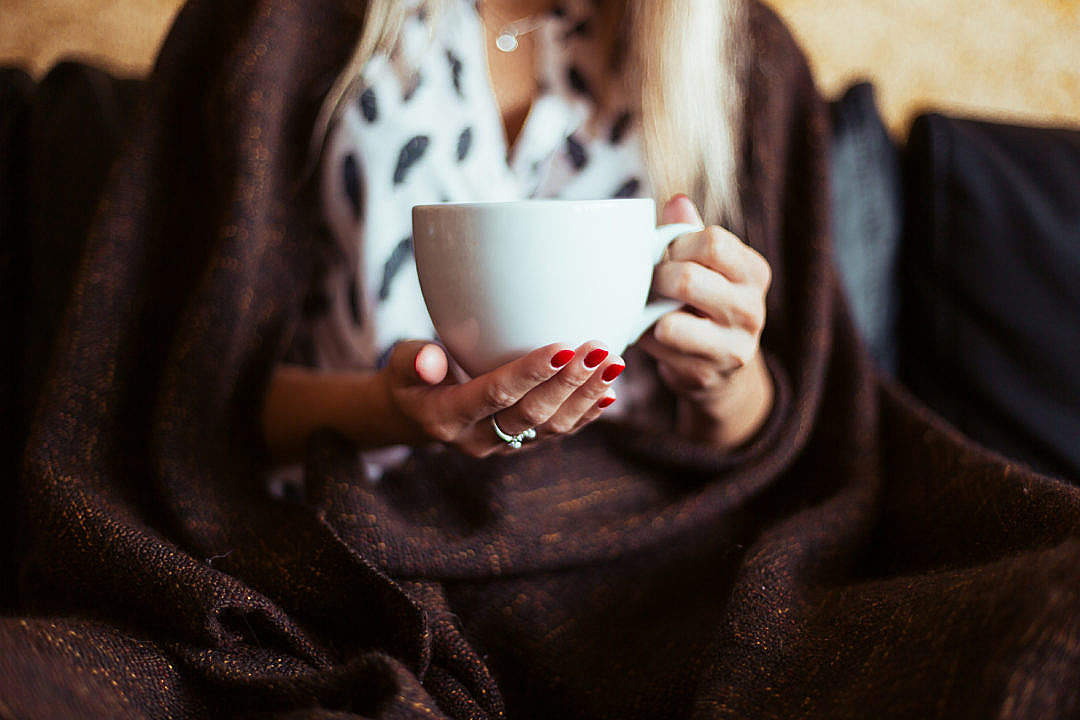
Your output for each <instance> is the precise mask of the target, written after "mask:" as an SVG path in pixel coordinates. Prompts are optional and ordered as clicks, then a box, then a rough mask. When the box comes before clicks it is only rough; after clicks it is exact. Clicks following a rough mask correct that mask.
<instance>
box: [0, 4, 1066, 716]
mask: <svg viewBox="0 0 1080 720" xmlns="http://www.w3.org/2000/svg"><path fill="white" fill-rule="evenodd" d="M337 5H338V3H334V2H330V0H316V1H313V2H308V3H298V2H293V1H290V0H247V1H246V2H235V3H216V2H211V1H210V0H194V1H193V2H191V3H190V4H189V5H188V6H187V7H186V8H185V9H184V10H183V11H182V13H181V15H180V17H179V19H178V21H177V24H176V26H175V28H174V29H173V31H172V33H171V35H170V37H169V39H168V41H167V43H166V45H165V48H164V50H163V52H162V55H161V57H160V60H159V62H158V65H157V67H156V69H155V71H154V73H153V76H152V78H151V80H150V83H149V85H148V88H147V91H146V97H145V99H144V101H143V102H142V105H141V107H140V110H139V112H138V114H137V116H136V117H135V118H134V119H133V120H132V127H133V130H132V131H131V133H130V136H129V139H128V141H127V143H126V145H125V148H124V150H123V151H122V153H121V155H120V158H119V159H118V161H117V162H116V163H115V164H114V165H113V168H112V172H111V176H110V179H109V181H108V183H107V185H106V188H105V190H104V193H103V196H102V201H101V203H100V205H99V208H98V211H97V215H96V219H95V221H94V223H93V229H92V231H91V233H90V237H89V238H88V242H87V248H86V251H85V253H84V256H83V258H82V262H81V266H80V268H79V272H78V280H77V283H76V287H75V291H74V294H73V296H72V298H71V302H70V306H69V309H68V312H67V314H66V316H65V320H64V323H63V327H62V330H61V332H60V338H59V341H58V344H57V347H56V349H55V351H54V355H53V360H52V363H51V365H50V366H49V368H48V371H47V372H46V373H45V380H44V382H43V386H42V387H43V390H42V395H41V398H40V401H39V404H38V407H37V411H36V414H35V419H34V422H33V425H32V429H31V432H30V438H29V441H28V445H27V449H26V453H25V462H24V468H23V476H22V478H21V485H20V493H19V494H20V502H21V505H20V518H21V520H22V522H23V523H24V525H25V537H24V547H25V548H26V556H25V557H24V558H23V563H22V565H23V576H22V585H21V590H22V593H21V596H22V599H23V601H24V604H25V607H26V609H27V610H26V612H27V614H26V615H25V616H24V617H11V618H5V619H3V620H0V714H2V715H6V716H11V717H20V718H22V717H29V718H55V717H103V718H105V717H107V718H116V717H161V718H166V717H205V716H211V717H236V716H265V717H283V718H284V717H327V718H329V717H367V718H380V719H383V718H407V717H451V718H490V717H499V716H502V715H505V716H508V717H511V718H530V717H535V718H553V717H557V718H579V717H580V718H596V717H611V718H658V717H680V718H681V717H695V718H712V717H830V718H863V717H872V716H883V717H919V718H922V717H943V718H944V717H948V718H952V717H988V716H1001V717H1010V718H1013V717H1015V718H1028V717H1031V718H1034V717H1054V716H1068V715H1072V714H1076V713H1077V712H1078V711H1080V707H1078V704H1080V702H1078V694H1080V690H1078V689H1080V677H1078V672H1077V667H1078V656H1080V620H1078V618H1080V613H1078V611H1080V582H1078V581H1077V573H1078V568H1080V544H1078V541H1077V539H1076V536H1077V518H1078V516H1080V496H1078V493H1077V491H1076V490H1075V489H1074V488H1072V487H1070V486H1068V485H1065V484H1062V483H1059V482H1057V481H1055V480H1053V479H1050V478H1046V477H1042V476H1039V475H1037V474H1034V473H1032V472H1030V471H1028V470H1026V469H1024V468H1022V467H1019V466H1015V465H1011V464H1009V463H1008V462H1006V461H1005V460H1003V459H1001V458H999V457H997V456H994V455H992V454H990V453H988V452H987V451H985V450H982V449H980V448H978V447H976V446H974V445H973V444H971V443H969V442H968V441H966V440H965V439H964V438H962V437H961V436H959V435H958V434H957V433H956V432H954V431H953V430H951V429H950V428H949V427H947V426H945V425H944V424H943V423H942V422H941V421H940V420H938V419H937V418H936V417H934V416H933V415H932V414H930V413H929V412H927V411H926V410H924V409H922V408H921V407H920V406H919V405H918V404H917V403H915V402H914V401H912V400H911V399H910V398H909V397H908V396H907V395H905V394H904V393H903V392H902V391H901V390H900V389H898V388H895V387H892V386H890V385H888V384H887V383H885V382H883V381H882V380H881V379H880V378H878V377H876V375H875V373H874V371H873V369H872V367H871V365H870V363H869V360H868V358H867V355H866V353H865V351H864V350H863V348H862V347H861V345H860V343H859V340H858V338H857V337H856V335H855V332H854V330H853V329H852V325H851V322H850V320H849V318H848V316H847V314H846V309H845V306H844V302H843V299H842V297H841V295H840V292H839V290H838V287H837V283H836V280H835V278H834V276H833V273H832V269H831V267H830V261H829V254H830V247H829V236H828V222H827V213H828V204H827V197H828V195H827V193H828V188H827V178H826V169H827V159H828V156H827V153H828V147H827V134H828V133H827V130H828V128H827V124H826V116H825V113H824V111H823V106H822V103H821V101H820V99H819V98H818V96H817V94H816V91H815V89H814V86H813V83H812V81H811V78H810V75H809V72H808V69H807V67H806V64H805V62H804V60H803V58H802V56H801V54H800V53H799V51H798V49H797V48H796V47H795V45H794V43H793V42H792V40H791V38H790V36H789V35H788V34H787V32H786V31H785V30H784V28H783V27H782V26H781V24H780V23H779V21H778V20H777V19H776V18H775V16H773V15H772V14H771V13H770V12H769V11H768V10H766V9H764V8H763V7H762V6H760V5H756V4H755V5H752V6H751V8H750V27H749V31H750V33H751V36H752V38H753V44H754V54H753V57H752V58H751V65H750V69H749V78H748V81H749V88H750V93H749V101H748V102H749V105H748V108H747V118H748V121H747V126H748V128H749V131H748V133H749V134H748V137H747V140H746V167H745V173H744V175H745V177H744V183H743V197H744V206H745V215H746V228H745V236H746V240H747V241H748V242H749V243H751V244H752V245H753V246H754V247H756V248H757V249H759V250H760V251H761V252H763V253H764V254H765V255H766V257H767V258H768V260H769V261H770V263H771V264H772V266H773V269H774V274H775V281H774V286H773V289H772V291H771V294H770V300H769V303H770V305H769V311H770V315H769V325H768V330H767V334H766V337H765V345H766V347H767V348H768V350H769V353H770V358H771V368H772V370H773V373H774V376H775V378H776V381H777V385H778V388H779V390H780V395H779V398H778V403H777V406H776V409H775V411H774V412H773V414H772V417H771V418H770V419H769V421H768V424H767V426H766V427H765V428H764V430H763V431H762V433H761V434H760V435H759V437H758V438H757V439H756V440H755V441H754V442H753V443H752V445H751V446H750V447H748V448H746V449H745V450H743V451H741V452H739V453H737V454H734V455H724V454H721V453H717V452H715V451H713V450H711V449H709V448H705V447H701V446H697V445H694V444H692V443H689V442H686V441H683V440H682V439H680V438H679V437H676V436H670V435H667V434H665V433H664V432H657V431H648V430H644V429H640V428H634V427H630V426H624V427H616V426H604V425H599V426H596V427H592V428H590V429H588V430H587V431H585V432H583V433H581V434H580V435H578V436H576V437H574V438H572V439H569V440H567V441H564V442H560V443H551V444H547V445H544V446H542V447H540V448H537V449H535V450H531V451H529V452H522V453H520V454H517V455H511V456H507V457H503V458H498V459H489V460H486V461H475V460H469V459H467V458H464V457H461V456H459V455H456V454H454V453H452V452H437V451H434V450H432V451H426V452H422V453H419V454H417V455H416V456H415V457H414V459H412V460H411V461H409V463H408V464H406V465H405V466H404V467H403V468H401V469H400V470H398V471H396V472H394V473H393V474H391V475H389V476H387V477H385V478H384V479H383V480H382V481H381V482H379V483H377V484H372V483H369V482H368V481H366V480H365V479H364V476H363V473H362V472H361V468H360V467H359V465H358V460H357V456H356V453H355V452H354V450H353V448H352V447H351V446H350V445H349V444H348V443H347V442H346V441H345V440H344V439H343V438H341V437H339V436H336V435H334V434H332V433H325V434H322V435H319V436H317V437H315V438H313V439H312V442H311V443H310V451H309V455H308V458H307V462H306V488H307V497H306V498H305V499H304V501H303V502H286V501H282V500H277V499H273V498H270V497H268V496H267V494H266V493H265V491H264V490H263V487H262V482H261V478H262V474H263V472H264V470H265V468H264V467H263V464H262V460H261V452H260V449H259V444H258V432H257V418H258V416H259V412H260V397H261V394H262V390H263V388H264V386H265V382H266V379H267V376H268V373H269V370H270V368H271V367H272V365H273V363H274V362H275V361H276V360H277V359H278V358H279V357H281V355H282V353H283V352H284V351H285V348H286V345H287V344H288V343H289V340H290V336H291V333H292V329H293V327H294V325H295V323H296V317H297V310H298V308H299V306H300V304H301V300H302V298H303V295H304V293H305V291H306V289H307V288H308V287H309V286H310V284H311V282H312V278H313V277H315V275H316V274H317V273H318V272H319V271H320V268H321V267H322V263H323V262H324V261H325V259H326V258H327V257H328V256H327V250H328V245H327V242H326V235H325V232H324V230H323V229H322V228H321V226H320V223H319V219H318V215H317V208H318V203H316V202H315V198H314V195H313V193H314V189H313V187H312V184H311V183H310V182H309V183H299V182H298V179H299V178H301V176H302V170H303V161H304V155H305V152H306V150H307V141H308V137H309V133H310V130H311V127H312V123H313V121H314V116H315V112H316V109H317V107H318V104H319V102H320V101H321V99H322V96H323V95H324V94H325V92H326V91H327V90H328V88H329V85H330V82H331V80H332V78H333V77H334V75H335V73H336V70H337V68H338V67H339V66H340V65H341V63H342V62H343V61H344V58H345V55H346V54H347V52H348V49H349V47H350V45H351V42H352V40H353V39H354V38H355V37H356V34H357V32H358V28H359V24H358V20H357V18H356V17H354V16H352V15H349V14H346V13H344V12H343V11H341V10H340V9H338V8H337Z"/></svg>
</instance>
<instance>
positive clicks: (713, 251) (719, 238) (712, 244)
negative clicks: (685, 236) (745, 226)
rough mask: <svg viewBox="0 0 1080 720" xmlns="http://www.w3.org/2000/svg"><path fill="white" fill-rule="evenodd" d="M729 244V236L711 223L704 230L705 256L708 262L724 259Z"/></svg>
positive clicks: (712, 262)
mask: <svg viewBox="0 0 1080 720" xmlns="http://www.w3.org/2000/svg"><path fill="white" fill-rule="evenodd" d="M730 244H731V238H730V236H729V235H728V234H727V233H726V232H724V231H723V230H722V229H721V228H719V227H717V226H715V225H713V226H711V227H709V228H707V229H706V230H705V258H706V260H708V261H709V263H710V264H716V263H721V262H723V261H724V259H725V256H726V255H727V253H728V248H729V247H730Z"/></svg>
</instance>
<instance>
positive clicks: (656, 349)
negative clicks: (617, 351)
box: [638, 335, 748, 392]
mask: <svg viewBox="0 0 1080 720" xmlns="http://www.w3.org/2000/svg"><path fill="white" fill-rule="evenodd" d="M638 346H639V347H640V348H641V349H642V350H644V351H645V352H647V353H648V354H649V355H651V356H652V357H654V358H656V361H657V369H658V370H659V371H660V375H661V377H663V379H664V380H665V381H667V382H668V384H669V385H670V386H671V387H672V389H674V390H677V391H683V392H688V391H693V390H703V389H705V388H711V387H715V386H716V385H718V384H720V383H721V382H724V381H726V379H727V377H728V376H729V375H730V374H731V373H733V372H734V371H736V370H738V369H739V368H741V367H743V366H744V365H745V364H746V363H747V362H748V359H747V358H745V357H744V353H742V352H740V353H739V354H738V355H736V354H735V353H729V354H727V355H725V356H724V357H722V358H720V359H712V358H704V357H698V356H694V355H685V354H683V353H680V352H678V351H677V350H672V349H671V348H669V347H667V346H665V345H662V344H661V343H660V342H659V341H658V340H657V339H656V338H654V337H652V336H651V335H646V336H645V337H643V338H642V339H641V340H640V341H639V342H638Z"/></svg>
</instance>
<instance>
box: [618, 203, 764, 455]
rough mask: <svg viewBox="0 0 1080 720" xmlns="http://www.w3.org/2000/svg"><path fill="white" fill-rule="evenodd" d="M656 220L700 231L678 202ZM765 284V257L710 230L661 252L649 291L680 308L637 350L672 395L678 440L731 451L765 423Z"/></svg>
mask: <svg viewBox="0 0 1080 720" xmlns="http://www.w3.org/2000/svg"><path fill="white" fill-rule="evenodd" d="M663 221H664V222H665V223H674V222H687V223H695V224H698V225H701V224H702V222H701V219H700V216H699V214H698V212H697V209H696V208H695V207H694V204H693V203H692V202H691V201H690V199H689V198H688V197H686V196H685V195H676V196H675V197H674V198H672V199H671V200H670V201H668V203H667V205H666V206H665V207H664V212H663ZM771 279H772V272H771V269H770V268H769V263H768V262H767V261H766V260H765V258H763V257H762V256H761V255H760V254H758V253H757V252H756V251H755V250H754V249H753V248H751V247H749V246H747V245H745V244H744V243H743V242H742V241H741V240H739V238H738V237H736V236H735V235H734V234H732V233H730V232H728V231H727V230H724V229H723V228H720V227H717V226H711V227H707V228H705V229H704V230H702V231H700V232H695V233H688V234H686V235H682V236H680V237H679V238H678V239H676V240H675V241H674V242H672V243H671V245H670V246H668V251H667V254H666V256H665V258H664V260H663V261H662V262H661V263H660V264H659V265H658V266H657V268H656V272H655V275H654V277H653V290H654V291H655V292H656V293H657V294H659V295H663V296H666V297H670V298H673V299H675V300H680V301H682V302H683V303H685V304H686V307H684V308H681V309H679V310H676V311H674V312H670V313H668V314H666V315H664V316H662V317H661V318H660V319H659V320H658V321H657V323H656V325H655V326H653V329H652V330H651V331H650V332H648V333H646V334H645V335H644V336H643V337H642V339H641V340H640V341H639V343H638V346H639V347H641V348H642V349H643V350H645V351H646V352H647V353H649V354H650V355H652V356H653V357H654V358H656V360H657V365H658V369H659V372H660V377H661V378H662V379H663V380H664V382H665V383H666V384H667V385H668V387H670V388H671V389H672V390H673V391H674V392H675V393H676V394H677V395H679V398H680V402H679V417H678V425H679V428H678V429H679V430H680V432H682V433H683V434H685V435H688V436H690V437H692V438H693V439H696V440H700V441H705V442H710V443H712V444H714V445H717V446H719V447H722V448H733V447H736V446H738V445H740V444H742V443H743V442H745V441H746V440H747V439H749V438H750V437H751V436H752V435H753V434H754V433H755V432H756V431H757V430H758V429H759V428H760V427H761V425H762V424H763V423H764V422H765V419H766V418H767V417H768V415H769V411H770V410H771V409H772V402H773V386H772V378H771V376H770V374H769V371H768V369H767V368H766V366H765V362H764V359H763V358H762V356H761V349H760V346H759V342H760V339H761V332H762V330H763V329H764V327H765V295H766V293H767V292H768V290H769V283H770V281H771Z"/></svg>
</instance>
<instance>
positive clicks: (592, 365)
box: [496, 342, 608, 435]
mask: <svg viewBox="0 0 1080 720" xmlns="http://www.w3.org/2000/svg"><path fill="white" fill-rule="evenodd" d="M607 359H608V351H607V349H606V348H605V347H603V346H602V345H601V344H600V343H598V342H588V343H585V344H584V345H582V346H581V347H579V348H578V349H577V351H576V352H575V355H574V359H573V360H572V361H571V362H569V363H567V365H566V366H565V367H564V368H563V369H562V370H560V371H559V372H558V374H557V375H555V376H554V377H553V378H551V379H550V380H548V381H547V382H545V383H543V384H542V385H539V386H537V387H535V388H533V389H532V390H531V391H529V393H528V394H527V395H525V397H523V398H521V400H520V401H518V402H517V403H516V404H515V405H513V406H512V407H509V408H507V409H506V410H503V411H502V412H500V413H499V414H498V415H497V416H496V419H497V421H498V423H499V427H500V428H502V429H503V431H504V432H506V433H509V434H511V435H516V434H517V433H519V432H522V431H524V430H528V429H529V428H538V427H540V426H541V425H543V424H544V423H546V422H547V421H548V419H549V418H551V416H552V415H554V414H555V413H556V411H558V409H559V408H560V407H561V406H562V404H563V403H564V402H566V400H567V398H569V397H571V396H572V395H573V394H574V392H575V391H577V390H578V388H580V387H581V386H582V385H583V384H585V383H586V382H587V381H588V380H589V378H591V377H592V376H593V375H594V374H595V373H596V372H597V371H598V370H599V369H600V367H601V366H602V365H604V364H605V361H606V360H607Z"/></svg>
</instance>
